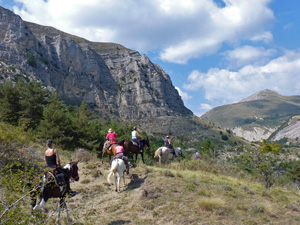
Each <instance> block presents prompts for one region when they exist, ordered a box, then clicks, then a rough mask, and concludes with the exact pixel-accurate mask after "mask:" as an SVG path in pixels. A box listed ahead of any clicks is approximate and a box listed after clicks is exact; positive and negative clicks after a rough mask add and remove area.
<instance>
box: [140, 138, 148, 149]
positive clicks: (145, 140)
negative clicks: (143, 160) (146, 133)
mask: <svg viewBox="0 0 300 225" xmlns="http://www.w3.org/2000/svg"><path fill="white" fill-rule="evenodd" d="M142 142H143V145H147V146H148V147H149V148H150V143H149V139H148V137H146V139H144V140H142Z"/></svg>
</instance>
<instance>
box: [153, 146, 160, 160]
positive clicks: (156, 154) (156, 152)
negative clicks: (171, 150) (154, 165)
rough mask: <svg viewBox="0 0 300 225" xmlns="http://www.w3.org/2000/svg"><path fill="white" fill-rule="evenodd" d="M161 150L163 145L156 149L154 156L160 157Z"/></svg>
mask: <svg viewBox="0 0 300 225" xmlns="http://www.w3.org/2000/svg"><path fill="white" fill-rule="evenodd" d="M159 152H161V147H160V148H159V149H157V150H156V151H155V154H154V158H157V157H158V155H159Z"/></svg>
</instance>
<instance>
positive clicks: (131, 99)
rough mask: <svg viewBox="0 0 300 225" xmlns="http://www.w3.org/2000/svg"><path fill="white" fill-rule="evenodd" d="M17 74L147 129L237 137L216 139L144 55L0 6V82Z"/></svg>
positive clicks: (193, 138)
mask: <svg viewBox="0 0 300 225" xmlns="http://www.w3.org/2000/svg"><path fill="white" fill-rule="evenodd" d="M20 77H21V78H22V79H23V80H39V81H41V82H42V83H43V84H44V85H45V86H46V87H47V88H48V89H52V90H55V91H56V92H57V93H58V95H59V97H60V98H61V99H63V100H64V101H65V102H66V103H67V104H71V105H73V106H74V105H75V106H76V105H77V106H78V105H80V104H81V102H82V101H84V102H85V103H86V104H87V105H88V106H89V108H90V109H91V110H93V111H95V112H97V113H98V114H99V115H100V116H101V117H104V118H109V119H111V120H115V121H123V122H126V123H129V124H134V125H136V126H138V128H139V129H140V130H141V131H145V132H146V133H147V134H148V135H154V136H156V137H165V135H166V134H169V135H172V136H173V138H174V139H177V137H179V136H180V138H179V139H180V140H183V139H187V138H188V139H189V143H195V142H197V143H201V142H203V141H204V140H205V139H211V140H213V141H216V142H222V144H225V145H226V144H228V143H229V142H230V143H238V142H243V140H241V139H239V138H236V137H234V135H232V134H230V135H228V138H229V139H226V140H222V138H221V136H222V135H220V133H222V132H221V130H220V129H218V128H215V127H214V126H213V125H212V124H209V123H208V122H206V121H203V120H201V119H199V118H198V117H196V116H193V113H192V112H191V111H190V110H189V109H187V108H186V107H185V106H184V104H183V101H182V99H181V97H180V96H179V94H178V91H177V90H176V89H175V87H174V86H173V84H172V81H171V79H170V77H169V75H168V74H167V73H166V72H165V71H164V70H163V69H162V68H161V67H160V66H159V65H157V64H154V63H152V62H151V61H150V60H149V58H148V57H147V56H146V55H140V54H139V52H137V51H134V50H131V49H128V48H125V47H124V46H122V45H119V44H115V43H100V42H91V41H88V40H86V39H83V38H80V37H77V36H74V35H71V34H67V33H65V32H62V31H59V30H57V29H55V28H53V27H47V26H41V25H38V24H34V23H29V22H25V21H23V20H22V19H21V18H20V17H19V16H18V15H15V14H14V13H13V12H11V11H9V10H7V9H4V8H2V7H0V82H1V80H2V81H3V80H5V79H12V80H16V79H17V78H20ZM176 136H177V137H176Z"/></svg>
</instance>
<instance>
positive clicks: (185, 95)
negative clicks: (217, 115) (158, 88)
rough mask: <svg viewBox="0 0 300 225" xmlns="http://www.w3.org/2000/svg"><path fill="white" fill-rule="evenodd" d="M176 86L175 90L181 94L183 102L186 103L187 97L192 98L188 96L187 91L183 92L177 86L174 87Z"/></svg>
mask: <svg viewBox="0 0 300 225" xmlns="http://www.w3.org/2000/svg"><path fill="white" fill-rule="evenodd" d="M175 88H176V90H177V91H178V94H179V95H180V96H181V98H182V100H183V101H184V102H185V103H187V101H188V100H189V99H191V98H192V96H190V95H189V94H188V93H186V92H183V91H182V90H181V89H180V88H179V87H175Z"/></svg>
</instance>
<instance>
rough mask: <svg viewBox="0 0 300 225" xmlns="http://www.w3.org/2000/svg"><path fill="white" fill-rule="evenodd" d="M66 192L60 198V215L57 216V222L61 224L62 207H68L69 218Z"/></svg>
mask: <svg viewBox="0 0 300 225" xmlns="http://www.w3.org/2000/svg"><path fill="white" fill-rule="evenodd" d="M65 198H66V194H64V195H63V197H61V198H60V200H59V207H58V216H57V223H58V224H60V215H61V210H62V208H66V210H67V217H68V219H69V213H68V209H67V204H66V202H65Z"/></svg>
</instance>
